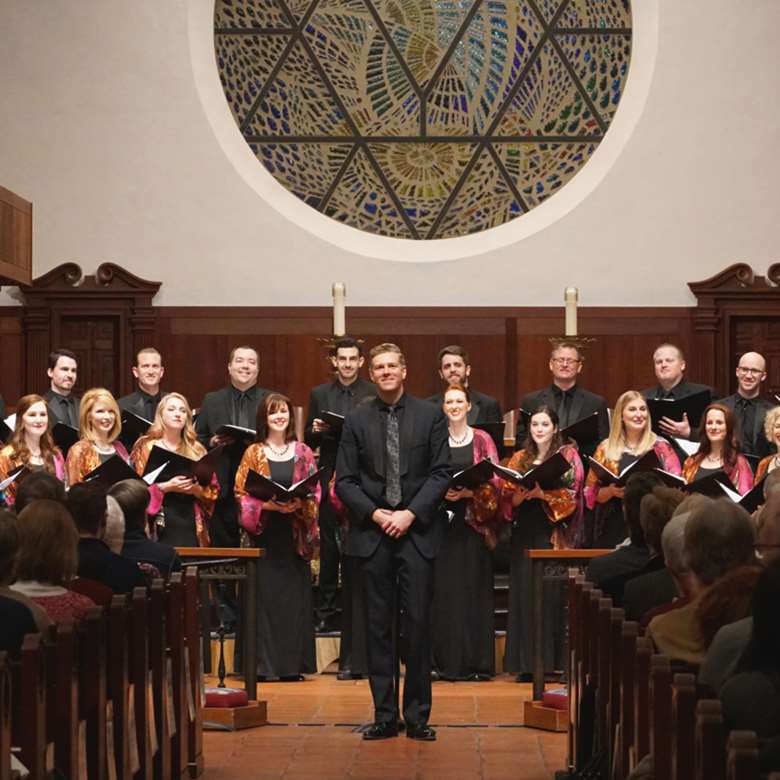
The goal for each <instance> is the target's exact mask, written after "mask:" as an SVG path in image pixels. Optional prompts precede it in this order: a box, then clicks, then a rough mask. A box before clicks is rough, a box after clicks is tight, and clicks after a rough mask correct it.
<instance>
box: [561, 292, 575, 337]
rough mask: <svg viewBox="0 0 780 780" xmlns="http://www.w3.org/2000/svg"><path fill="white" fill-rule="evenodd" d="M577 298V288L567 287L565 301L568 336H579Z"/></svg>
mask: <svg viewBox="0 0 780 780" xmlns="http://www.w3.org/2000/svg"><path fill="white" fill-rule="evenodd" d="M577 298H578V292H577V288H576V287H567V288H566V290H564V293H563V300H564V301H565V302H566V329H565V331H564V333H565V335H567V336H576V335H577Z"/></svg>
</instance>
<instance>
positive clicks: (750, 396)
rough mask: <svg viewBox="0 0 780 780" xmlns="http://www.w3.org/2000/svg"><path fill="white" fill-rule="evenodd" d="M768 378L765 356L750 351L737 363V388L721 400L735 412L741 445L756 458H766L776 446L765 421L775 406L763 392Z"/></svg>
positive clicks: (744, 450) (742, 448)
mask: <svg viewBox="0 0 780 780" xmlns="http://www.w3.org/2000/svg"><path fill="white" fill-rule="evenodd" d="M765 379H766V360H764V356H763V355H759V354H758V352H746V353H745V354H744V355H742V357H740V359H739V363H738V365H737V392H736V393H734V394H733V395H730V396H727V397H726V398H722V399H721V400H720V401H718V403H719V404H723V405H724V406H727V407H728V408H729V409H731V410H732V411H733V412H734V417H735V419H736V432H737V441H738V442H739V449H740V450H741V451H742V452H743V453H744V454H745V455H753V456H755V457H756V458H764V457H766V456H767V455H769V453H770V452H772V450H773V449H774V448H773V446H771V445H770V442H771V441H772V438H771V436H767V435H766V431H765V425H764V423H765V419H766V414H767V412H768V411H769V410H770V409H772V407H773V406H774V404H773V403H772V402H771V401H770V400H769V399H767V398H763V397H762V396H761V383H762V382H763V381H764V380H765Z"/></svg>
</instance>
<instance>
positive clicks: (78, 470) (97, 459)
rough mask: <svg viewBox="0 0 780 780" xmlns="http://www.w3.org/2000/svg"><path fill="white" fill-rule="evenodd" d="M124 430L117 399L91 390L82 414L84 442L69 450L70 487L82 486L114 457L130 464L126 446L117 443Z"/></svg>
mask: <svg viewBox="0 0 780 780" xmlns="http://www.w3.org/2000/svg"><path fill="white" fill-rule="evenodd" d="M121 430H122V419H121V416H120V413H119V407H118V406H117V403H116V400H115V399H114V396H113V395H111V393H110V392H109V391H108V390H106V389H105V388H103V387H93V388H92V389H91V390H87V392H86V393H84V396H83V398H82V399H81V411H80V413H79V431H80V433H81V440H80V441H77V442H76V443H75V444H74V445H73V446H72V447H71V448H70V450H68V459H67V468H68V484H69V485H76V484H78V483H79V482H81V481H82V480H83V479H84V477H86V476H87V474H89V473H90V472H91V471H94V470H95V469H96V468H97V467H98V466H100V465H101V464H102V463H105V462H106V461H107V460H108V459H109V458H111V457H113V456H114V455H118V456H119V457H120V458H122V460H124V461H129V460H130V457H129V456H128V454H127V450H126V449H125V446H124V444H122V442H120V441H117V436H119V433H120V431H121Z"/></svg>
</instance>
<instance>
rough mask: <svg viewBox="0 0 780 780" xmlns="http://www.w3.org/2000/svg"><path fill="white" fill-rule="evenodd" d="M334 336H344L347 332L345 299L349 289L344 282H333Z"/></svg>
mask: <svg viewBox="0 0 780 780" xmlns="http://www.w3.org/2000/svg"><path fill="white" fill-rule="evenodd" d="M332 292H333V335H334V336H336V337H338V336H343V335H344V334H345V333H346V332H347V313H346V307H345V299H346V297H347V287H346V285H345V284H344V282H333V288H332Z"/></svg>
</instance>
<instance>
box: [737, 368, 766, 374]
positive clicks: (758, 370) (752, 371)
mask: <svg viewBox="0 0 780 780" xmlns="http://www.w3.org/2000/svg"><path fill="white" fill-rule="evenodd" d="M737 371H739V373H740V374H750V376H761V374H763V373H764V371H763V369H761V368H743V367H742V366H737Z"/></svg>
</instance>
